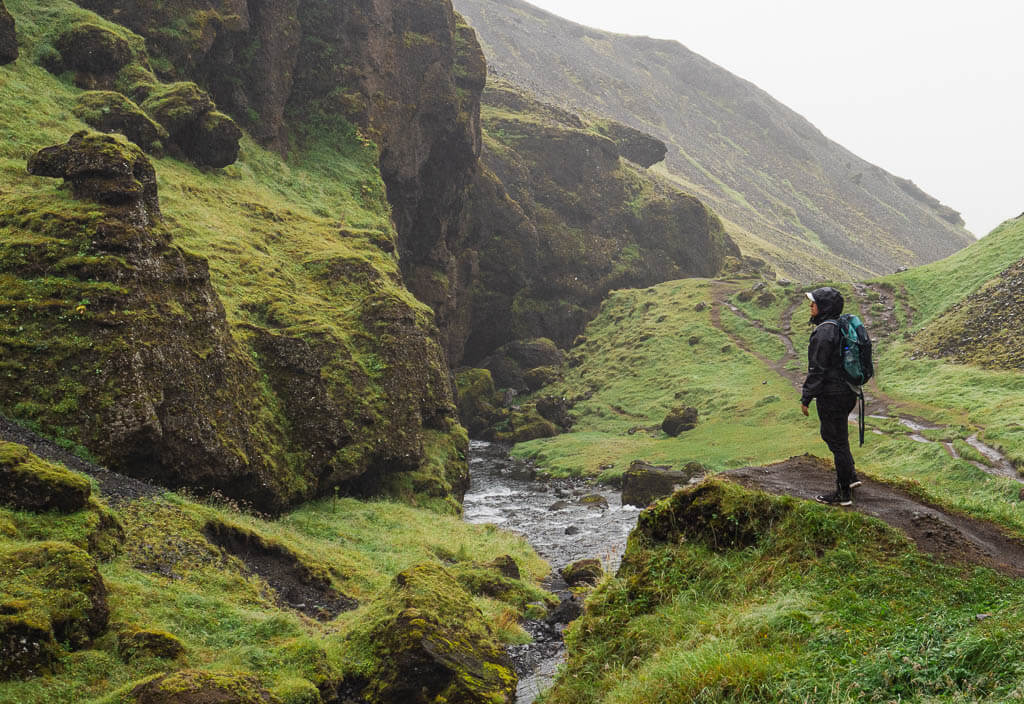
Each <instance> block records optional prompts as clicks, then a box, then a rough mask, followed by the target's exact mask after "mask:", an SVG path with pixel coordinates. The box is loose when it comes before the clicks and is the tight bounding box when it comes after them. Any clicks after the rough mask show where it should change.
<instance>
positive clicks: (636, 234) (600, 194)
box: [464, 83, 739, 363]
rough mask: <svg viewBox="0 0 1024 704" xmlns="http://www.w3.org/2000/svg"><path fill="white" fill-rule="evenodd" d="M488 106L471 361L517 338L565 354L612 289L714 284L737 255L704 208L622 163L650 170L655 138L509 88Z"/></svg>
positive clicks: (475, 207) (501, 88)
mask: <svg viewBox="0 0 1024 704" xmlns="http://www.w3.org/2000/svg"><path fill="white" fill-rule="evenodd" d="M484 102H485V106H484V110H483V116H484V129H485V150H484V154H483V158H482V161H483V163H484V165H485V169H484V170H482V171H481V173H480V175H479V176H478V177H477V181H476V183H475V184H474V189H473V192H472V198H471V207H470V210H469V214H468V217H467V220H468V227H467V231H468V233H469V234H468V241H467V250H468V251H473V252H474V253H475V256H474V257H473V266H474V267H475V269H476V277H477V280H478V284H477V286H476V288H475V290H474V298H473V305H472V320H473V321H475V322H473V324H471V325H470V327H469V330H468V339H467V344H466V348H465V354H464V360H465V361H466V362H467V363H475V362H478V361H479V360H480V359H481V358H482V357H484V356H486V355H487V354H489V353H490V352H492V351H493V350H494V349H495V348H497V347H499V346H501V345H503V344H505V343H507V342H509V341H511V340H514V339H523V338H536V337H546V338H550V339H552V340H554V341H555V342H556V343H557V344H558V345H559V346H561V347H563V348H565V347H568V346H570V345H571V343H572V341H573V338H574V337H575V336H576V335H577V334H578V333H579V332H581V331H582V329H583V326H584V325H585V323H586V322H587V321H589V320H590V318H591V317H593V314H594V312H595V311H596V309H597V307H598V305H599V304H600V301H601V300H602V299H603V298H604V296H605V295H606V294H607V293H608V291H610V290H611V289H614V288H636V287H644V286H649V285H651V284H654V283H658V282H661V281H667V280H671V279H678V278H684V277H687V276H712V275H714V274H715V273H716V272H717V271H719V270H720V268H721V266H722V263H723V260H724V259H725V257H726V256H730V255H733V256H735V255H738V253H739V252H738V250H737V249H736V247H735V245H734V244H733V243H732V241H731V240H730V239H729V238H728V237H727V236H726V235H725V233H724V231H723V229H722V226H721V223H720V222H719V220H718V218H717V217H715V215H714V214H713V213H711V212H710V211H709V210H707V208H705V207H704V205H703V204H701V203H700V201H698V200H697V199H696V198H693V197H691V196H688V195H685V194H683V193H681V192H679V191H678V190H676V189H675V188H674V187H672V186H671V185H670V184H668V183H666V182H663V181H661V180H659V179H658V178H656V177H655V176H653V175H651V174H650V173H649V172H647V171H646V169H644V168H643V167H641V166H638V165H637V164H634V163H630V162H628V161H626V160H625V159H624V158H623V157H624V155H625V154H624V153H628V154H629V155H631V156H633V157H634V158H635V159H636V160H637V161H641V162H643V161H646V162H647V163H648V164H649V163H651V161H652V160H653V159H656V158H657V155H658V152H659V145H660V147H661V148H662V150H663V148H664V145H662V144H661V143H660V142H658V140H655V139H654V138H652V137H649V136H647V135H643V134H641V133H637V132H636V131H635V130H630V129H628V128H626V127H625V126H619V125H615V124H614V123H602V124H599V125H589V124H586V123H585V122H584V121H583V120H581V119H580V118H579V117H578V116H576V115H573V114H571V113H568V112H565V111H562V110H559V109H557V108H554V107H552V106H550V105H545V104H544V103H541V102H538V101H537V100H534V99H533V98H531V97H529V96H528V95H525V94H524V93H522V92H521V91H518V90H516V89H514V88H512V87H511V86H509V85H507V84H500V83H499V84H496V85H494V86H492V87H489V88H488V89H487V91H486V93H485V98H484ZM606 135H609V136H606ZM661 153H662V154H663V153H664V151H661ZM496 320H501V321H503V324H501V325H494V324H493V322H491V321H496Z"/></svg>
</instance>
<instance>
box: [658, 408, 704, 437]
mask: <svg viewBox="0 0 1024 704" xmlns="http://www.w3.org/2000/svg"><path fill="white" fill-rule="evenodd" d="M698 420H699V412H698V411H697V409H696V408H693V407H692V406H678V407H676V408H673V409H672V410H671V411H669V412H668V415H666V416H665V420H663V421H662V422H661V429H662V430H663V431H665V433H666V434H668V435H670V436H672V437H676V436H677V435H679V434H680V433H682V432H684V431H686V430H693V429H694V428H696V427H697V421H698Z"/></svg>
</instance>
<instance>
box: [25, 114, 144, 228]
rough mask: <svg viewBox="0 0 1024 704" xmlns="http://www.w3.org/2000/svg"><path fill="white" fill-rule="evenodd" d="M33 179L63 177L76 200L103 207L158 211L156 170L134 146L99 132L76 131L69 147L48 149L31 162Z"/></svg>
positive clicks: (29, 169) (36, 155)
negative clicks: (88, 201)
mask: <svg viewBox="0 0 1024 704" xmlns="http://www.w3.org/2000/svg"><path fill="white" fill-rule="evenodd" d="M28 172H29V173H30V174H32V175H34V176H48V177H50V178H63V179H64V181H65V182H68V183H70V184H71V193H72V194H73V195H74V196H75V198H80V199H84V200H92V201H95V202H97V203H102V204H104V205H132V204H137V203H142V204H144V205H145V207H146V209H147V210H149V211H150V212H152V213H158V212H159V202H158V199H157V185H156V170H155V169H154V168H153V164H152V163H150V161H149V159H147V158H146V155H145V154H143V153H142V150H141V149H139V148H138V147H137V146H135V145H134V144H129V143H126V142H124V141H122V140H120V139H117V138H116V137H114V136H112V135H106V134H101V133H98V132H86V131H82V132H77V133H76V134H74V135H72V137H71V139H70V140H68V143H67V144H61V145H58V146H54V147H46V148H45V149H41V150H40V151H38V152H36V153H35V154H34V155H33V156H32V157H31V158H30V159H29V160H28Z"/></svg>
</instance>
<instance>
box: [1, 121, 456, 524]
mask: <svg viewBox="0 0 1024 704" xmlns="http://www.w3.org/2000/svg"><path fill="white" fill-rule="evenodd" d="M28 168H29V171H30V172H31V173H33V174H35V175H38V176H48V177H57V178H63V179H65V181H66V182H67V183H68V184H69V186H70V189H71V195H72V196H73V198H74V200H69V199H68V198H67V197H66V196H64V197H60V196H57V197H51V198H47V199H45V200H39V199H31V198H30V199H27V200H20V199H17V198H14V199H10V200H9V201H8V202H7V203H5V206H4V207H3V209H2V210H0V233H2V234H3V238H2V241H3V246H2V247H0V272H2V274H3V275H4V277H5V281H6V283H5V291H6V292H7V294H6V295H7V296H8V297H9V299H10V307H11V308H10V312H9V314H8V315H7V316H6V320H5V323H4V329H3V335H2V338H0V347H2V349H3V356H4V360H5V383H4V384H3V385H2V389H0V407H3V408H4V409H6V411H7V412H8V413H11V414H12V415H14V416H15V417H18V418H21V419H23V420H26V421H30V422H32V423H35V424H38V425H39V426H40V427H42V428H44V429H45V430H46V431H47V432H49V433H51V434H55V435H58V436H63V437H65V438H66V439H67V440H70V441H73V442H77V443H80V444H82V445H85V446H86V447H88V448H89V450H90V451H92V452H93V453H95V454H96V455H97V456H98V457H100V458H101V459H102V460H103V461H104V462H105V463H106V464H108V465H109V466H110V467H111V468H112V469H114V470H117V471H120V472H122V473H125V474H129V475H132V476H137V477H143V478H146V479H151V480H154V481H156V482H158V483H161V484H163V485H165V486H171V487H178V486H195V487H201V488H203V489H206V490H210V489H214V490H219V491H221V492H222V493H224V494H225V495H227V496H231V497H234V498H236V499H239V500H242V501H245V502H248V503H250V504H252V505H253V506H254V507H256V508H259V509H261V510H264V511H271V512H276V511H279V510H281V509H283V508H285V507H287V506H289V505H292V504H294V503H296V502H298V501H301V500H305V499H309V498H312V497H314V496H317V495H321V494H325V493H330V492H332V491H343V492H354V493H359V492H361V491H362V490H363V488H364V486H366V485H367V480H366V475H370V476H372V477H373V481H372V488H373V489H374V490H375V491H378V492H384V493H388V492H391V491H392V489H394V483H395V482H396V481H401V480H400V479H399V478H400V477H401V476H403V475H404V476H407V477H414V479H413V480H414V481H416V482H418V486H417V487H416V490H418V491H422V492H426V493H427V494H429V495H431V496H437V497H440V498H442V499H443V498H444V497H452V496H453V497H454V499H455V500H456V501H458V499H459V498H460V497H461V492H462V491H464V489H465V475H464V471H465V467H464V464H463V465H462V466H461V467H460V466H459V464H458V462H457V461H454V460H453V461H452V462H451V463H449V464H447V465H444V466H436V467H430V466H425V465H426V464H427V463H426V459H425V458H426V456H427V454H428V452H427V448H426V445H427V444H428V443H429V444H430V445H431V450H434V452H433V453H431V454H432V456H433V455H436V454H437V452H436V450H437V447H438V446H440V448H441V449H442V450H444V449H445V448H446V447H449V446H450V450H447V453H448V454H449V455H451V456H453V457H454V456H455V455H456V454H457V452H458V450H459V448H460V447H462V446H463V445H462V443H464V440H462V441H460V437H463V436H462V435H461V433H459V432H456V430H457V426H456V424H455V421H454V407H453V403H452V399H451V391H450V386H449V381H448V376H447V371H446V367H445V364H444V357H443V353H442V351H441V350H440V348H439V347H438V346H437V344H436V342H435V341H434V339H433V338H434V335H436V330H434V328H433V326H432V325H431V323H430V322H429V319H428V317H427V315H426V313H425V312H424V311H423V310H422V307H419V306H415V305H411V304H410V302H409V301H408V300H407V299H406V298H405V297H403V296H402V295H401V291H400V289H398V288H397V287H395V286H394V285H393V284H392V286H386V285H384V284H385V282H386V281H387V278H386V277H385V275H384V272H383V271H377V270H376V269H374V268H373V266H372V265H370V264H369V263H368V262H365V260H364V262H363V263H362V268H361V269H360V270H359V271H358V272H353V271H351V267H349V266H347V264H348V260H344V259H339V260H336V261H334V262H333V265H334V266H333V267H332V266H328V265H329V264H332V262H324V263H323V265H324V266H323V268H322V270H321V269H318V270H317V271H316V272H315V278H316V279H317V280H319V281H320V282H321V284H322V285H323V287H324V290H323V292H322V293H323V295H324V296H328V295H329V293H328V291H330V290H333V291H335V292H337V291H341V290H344V288H345V287H346V286H349V285H352V277H353V276H355V277H356V278H358V279H359V280H364V281H365V280H368V279H376V280H377V281H378V282H379V285H377V286H376V287H375V289H376V293H375V294H373V295H368V296H365V297H364V298H363V300H362V301H361V303H360V305H359V306H358V310H357V315H358V320H356V321H349V322H345V323H343V324H342V329H353V328H357V329H359V330H365V331H366V333H365V335H366V339H365V340H364V341H363V342H362V343H361V346H360V348H359V349H353V348H352V347H351V346H350V345H348V344H346V343H345V341H344V340H342V339H340V338H339V337H338V333H336V332H332V329H333V328H330V327H329V328H327V329H324V330H321V331H319V332H318V333H317V334H312V335H299V334H296V333H295V332H291V331H289V330H287V329H281V326H279V325H274V324H270V325H266V324H265V325H263V326H258V325H249V326H247V327H246V328H245V329H244V330H237V331H232V329H231V327H230V326H229V324H228V321H227V320H226V316H225V311H224V308H223V306H222V304H221V302H220V299H219V297H218V295H217V294H216V292H215V290H214V287H213V286H212V284H211V280H210V274H209V270H208V267H207V263H206V261H205V260H203V259H201V258H200V257H197V256H195V255H191V254H188V253H186V252H185V251H183V250H181V249H179V248H178V247H176V246H174V244H173V243H172V232H171V229H170V228H169V227H168V226H167V225H166V223H165V222H164V221H163V219H162V217H161V214H160V210H159V204H158V197H157V191H156V177H155V172H154V169H153V167H152V165H151V164H150V162H149V160H148V159H147V158H146V157H145V155H144V154H143V153H142V151H141V150H139V149H138V148H137V147H135V146H134V145H131V144H129V143H126V142H124V141H122V140H121V139H119V138H116V137H113V136H108V135H102V134H98V133H79V134H76V135H75V136H74V137H73V138H72V139H71V140H70V141H69V142H68V143H67V144H64V145H59V146H55V147H51V148H47V149H44V150H42V151H40V152H39V153H37V154H36V155H35V156H34V157H33V158H32V159H31V160H30V162H29V167H28ZM392 277H393V278H396V277H397V272H393V273H392ZM307 293H309V292H307ZM334 315H335V316H337V317H338V318H341V317H342V316H343V315H345V314H343V313H342V312H340V311H338V312H337V313H335V314H334ZM360 358H368V359H372V360H374V362H373V364H374V365H376V366H374V367H372V368H369V369H368V368H367V366H366V363H365V362H361V361H360ZM385 369H386V370H387V374H386V375H385V374H383V373H382V372H383V371H384V370H385ZM407 483H408V482H407Z"/></svg>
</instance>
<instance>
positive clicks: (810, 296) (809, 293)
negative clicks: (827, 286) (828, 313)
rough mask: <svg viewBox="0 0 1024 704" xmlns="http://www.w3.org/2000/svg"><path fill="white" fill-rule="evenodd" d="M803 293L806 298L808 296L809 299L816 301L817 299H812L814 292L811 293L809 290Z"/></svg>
mask: <svg viewBox="0 0 1024 704" xmlns="http://www.w3.org/2000/svg"><path fill="white" fill-rule="evenodd" d="M804 295H805V296H807V297H808V298H810V299H811V301H813V302H815V303H817V301H815V300H814V294H813V293H811V292H810V291H808V292H807V293H805V294H804Z"/></svg>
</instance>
